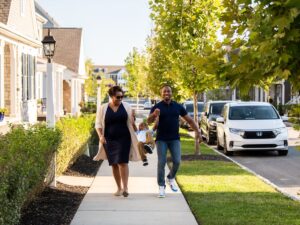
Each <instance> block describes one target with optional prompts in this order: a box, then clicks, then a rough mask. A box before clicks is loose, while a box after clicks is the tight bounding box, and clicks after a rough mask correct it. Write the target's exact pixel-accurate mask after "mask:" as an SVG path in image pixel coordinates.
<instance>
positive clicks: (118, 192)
mask: <svg viewBox="0 0 300 225" xmlns="http://www.w3.org/2000/svg"><path fill="white" fill-rule="evenodd" d="M122 194H123V190H122V189H120V190H118V191H117V192H116V193H114V196H121V195H122Z"/></svg>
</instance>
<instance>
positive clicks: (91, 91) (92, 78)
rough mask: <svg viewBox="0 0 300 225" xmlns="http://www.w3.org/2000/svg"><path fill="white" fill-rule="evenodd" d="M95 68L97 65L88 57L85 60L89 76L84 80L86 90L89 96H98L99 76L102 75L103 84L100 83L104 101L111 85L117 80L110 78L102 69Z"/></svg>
mask: <svg viewBox="0 0 300 225" xmlns="http://www.w3.org/2000/svg"><path fill="white" fill-rule="evenodd" d="M94 69H95V67H94V63H93V61H92V60H91V59H87V60H86V61H85V70H86V73H87V76H88V78H87V79H86V80H85V82H84V90H85V93H86V94H87V95H88V96H89V97H94V98H97V88H98V84H97V76H100V77H101V84H100V86H101V101H103V100H104V99H105V98H106V96H107V92H108V89H109V87H110V86H112V85H114V84H115V82H114V81H113V80H112V79H110V78H106V77H105V76H104V73H103V72H102V71H99V72H95V70H94Z"/></svg>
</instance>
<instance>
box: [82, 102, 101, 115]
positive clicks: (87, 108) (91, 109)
mask: <svg viewBox="0 0 300 225" xmlns="http://www.w3.org/2000/svg"><path fill="white" fill-rule="evenodd" d="M80 111H81V112H82V113H96V111H97V105H96V103H95V102H86V103H84V104H83V105H82V107H81V109H80Z"/></svg>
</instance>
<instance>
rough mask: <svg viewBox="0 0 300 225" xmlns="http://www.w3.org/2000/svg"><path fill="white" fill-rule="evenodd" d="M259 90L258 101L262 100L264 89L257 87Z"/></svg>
mask: <svg viewBox="0 0 300 225" xmlns="http://www.w3.org/2000/svg"><path fill="white" fill-rule="evenodd" d="M259 91H260V98H259V101H260V102H264V89H263V88H259Z"/></svg>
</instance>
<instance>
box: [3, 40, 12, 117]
mask: <svg viewBox="0 0 300 225" xmlns="http://www.w3.org/2000/svg"><path fill="white" fill-rule="evenodd" d="M10 60H11V57H10V48H9V45H7V44H6V45H5V46H4V106H5V108H7V114H8V115H9V114H10V111H9V110H10V104H11V102H10V88H11V87H10V74H11V64H10Z"/></svg>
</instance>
